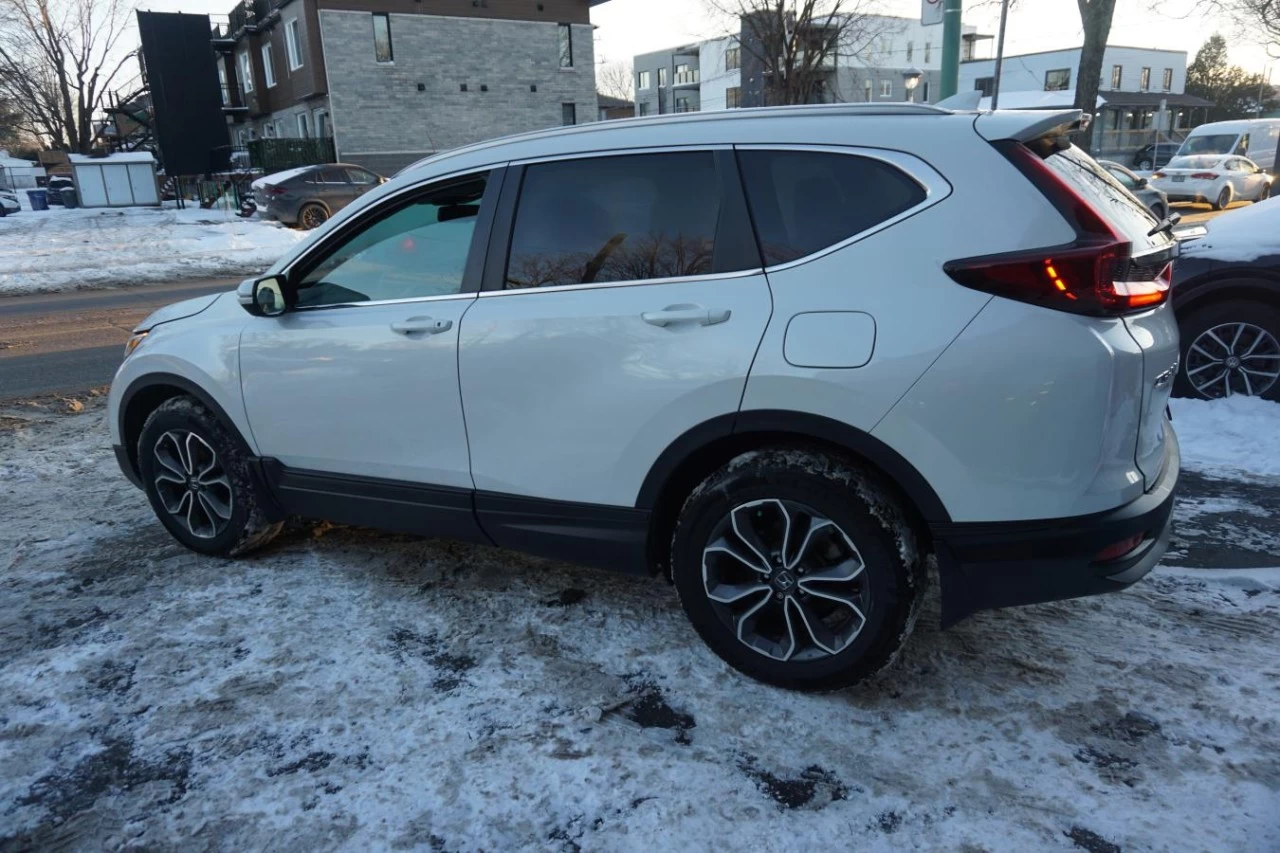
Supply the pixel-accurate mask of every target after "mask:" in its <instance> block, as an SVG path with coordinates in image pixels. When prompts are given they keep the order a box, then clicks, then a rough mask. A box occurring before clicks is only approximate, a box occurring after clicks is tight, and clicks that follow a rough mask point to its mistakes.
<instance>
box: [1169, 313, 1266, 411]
mask: <svg viewBox="0 0 1280 853" xmlns="http://www.w3.org/2000/svg"><path fill="white" fill-rule="evenodd" d="M1182 332H1183V341H1184V342H1186V343H1184V344H1183V346H1184V351H1183V359H1182V363H1183V367H1182V373H1181V375H1180V377H1179V379H1180V382H1179V386H1180V387H1179V389H1178V390H1179V391H1180V392H1182V393H1183V394H1185V395H1187V396H1195V397H1201V398H1203V399H1209V400H1213V399H1218V398H1220V397H1231V396H1235V395H1237V394H1243V395H1245V396H1253V397H1264V398H1266V399H1268V400H1276V399H1280V311H1277V310H1276V309H1274V308H1271V307H1270V306H1267V305H1263V304H1261V303H1258V302H1246V301H1239V302H1227V303H1223V304H1220V305H1211V306H1209V307H1208V308H1205V309H1202V310H1201V311H1198V312H1196V313H1195V314H1193V315H1192V316H1191V317H1190V318H1189V319H1188V321H1187V322H1186V323H1184V324H1183V326H1182Z"/></svg>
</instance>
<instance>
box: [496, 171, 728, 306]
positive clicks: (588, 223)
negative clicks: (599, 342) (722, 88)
mask: <svg viewBox="0 0 1280 853" xmlns="http://www.w3.org/2000/svg"><path fill="white" fill-rule="evenodd" d="M719 216H720V187H719V179H718V177H717V173H716V164H715V158H714V154H713V153H712V152H710V151H683V152H670V153H662V154H631V155H621V156H614V157H589V158H582V159H573V160H556V161H552V162H549V163H535V164H533V165H531V166H528V167H527V168H526V169H525V175H524V182H523V185H522V187H521V190H520V203H519V208H518V210H517V211H516V217H515V224H514V228H513V230H512V234H511V254H510V259H509V262H508V264H507V274H506V284H505V286H506V287H507V288H508V289H511V288H524V287H552V286H560V285H574V284H580V285H586V284H596V283H602V282H611V281H641V280H648V279H663V278H678V277H681V276H691V275H704V274H707V273H711V272H712V271H713V270H714V265H713V254H714V250H715V236H716V227H717V222H718V220H719ZM720 271H721V272H724V271H725V270H720Z"/></svg>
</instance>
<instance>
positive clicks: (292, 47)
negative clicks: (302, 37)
mask: <svg viewBox="0 0 1280 853" xmlns="http://www.w3.org/2000/svg"><path fill="white" fill-rule="evenodd" d="M284 45H285V51H286V53H288V54H289V70H290V71H297V70H298V69H299V68H301V67H302V45H301V44H300V43H299V42H298V19H297V18H294V19H292V20H290V21H289V22H288V23H286V24H285V25H284Z"/></svg>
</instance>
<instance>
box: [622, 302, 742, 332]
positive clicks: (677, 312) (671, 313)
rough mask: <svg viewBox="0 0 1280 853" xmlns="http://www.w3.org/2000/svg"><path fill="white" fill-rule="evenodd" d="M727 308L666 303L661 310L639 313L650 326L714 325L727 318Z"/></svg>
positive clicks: (729, 312) (728, 312) (728, 313)
mask: <svg viewBox="0 0 1280 853" xmlns="http://www.w3.org/2000/svg"><path fill="white" fill-rule="evenodd" d="M731 313H732V312H731V311H730V310H729V309H728V308H704V307H702V306H701V305H668V306H667V307H666V308H663V309H662V310H661V311H646V312H644V313H643V314H641V315H640V319H641V320H644V321H645V322H646V323H648V324H649V325H651V326H664V327H665V326H672V325H675V324H677V323H697V324H698V325H699V326H714V325H716V324H717V323H723V322H724V321H725V320H728V319H729V315H730V314H731Z"/></svg>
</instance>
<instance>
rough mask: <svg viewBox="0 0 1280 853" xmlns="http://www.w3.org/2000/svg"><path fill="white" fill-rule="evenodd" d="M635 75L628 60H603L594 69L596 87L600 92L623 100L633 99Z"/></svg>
mask: <svg viewBox="0 0 1280 853" xmlns="http://www.w3.org/2000/svg"><path fill="white" fill-rule="evenodd" d="M635 84H636V75H635V74H634V73H633V72H632V66H631V62H630V61H629V60H625V59H623V60H619V61H617V62H604V63H601V65H600V67H599V68H597V69H596V89H597V90H599V92H600V94H602V95H608V96H609V97H611V98H621V99H622V100H624V101H634V100H635V94H636V89H635Z"/></svg>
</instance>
